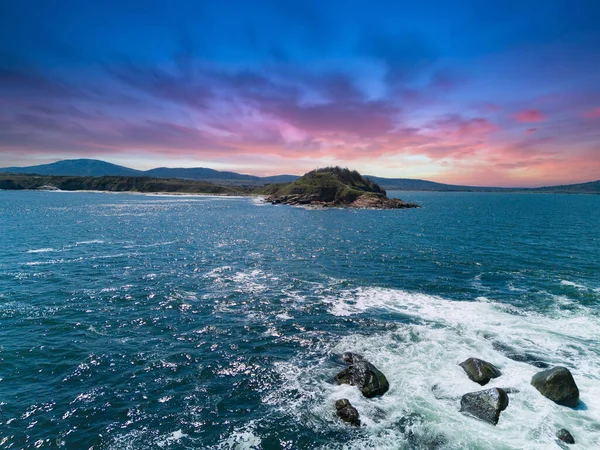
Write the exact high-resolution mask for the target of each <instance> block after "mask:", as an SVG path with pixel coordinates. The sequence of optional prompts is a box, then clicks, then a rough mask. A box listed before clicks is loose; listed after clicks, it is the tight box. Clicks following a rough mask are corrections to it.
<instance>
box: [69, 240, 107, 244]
mask: <svg viewBox="0 0 600 450" xmlns="http://www.w3.org/2000/svg"><path fill="white" fill-rule="evenodd" d="M92 244H104V241H102V240H100V239H92V240H90V241H79V242H75V245H92Z"/></svg>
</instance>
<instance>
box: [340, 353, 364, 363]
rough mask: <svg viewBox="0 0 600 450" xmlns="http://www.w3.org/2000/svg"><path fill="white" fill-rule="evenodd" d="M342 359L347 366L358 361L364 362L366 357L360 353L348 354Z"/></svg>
mask: <svg viewBox="0 0 600 450" xmlns="http://www.w3.org/2000/svg"><path fill="white" fill-rule="evenodd" d="M342 359H343V360H344V362H345V363H346V364H354V363H356V362H358V361H364V360H365V357H364V356H362V355H359V354H358V353H352V352H346V353H344V354H343V355H342Z"/></svg>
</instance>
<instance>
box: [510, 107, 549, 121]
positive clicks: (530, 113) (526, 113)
mask: <svg viewBox="0 0 600 450" xmlns="http://www.w3.org/2000/svg"><path fill="white" fill-rule="evenodd" d="M513 117H514V118H515V120H516V121H518V122H525V123H529V122H542V121H544V120H546V116H545V115H544V114H543V113H542V112H541V111H539V110H537V109H525V110H523V111H520V112H518V113H516V114H515V115H514V116H513Z"/></svg>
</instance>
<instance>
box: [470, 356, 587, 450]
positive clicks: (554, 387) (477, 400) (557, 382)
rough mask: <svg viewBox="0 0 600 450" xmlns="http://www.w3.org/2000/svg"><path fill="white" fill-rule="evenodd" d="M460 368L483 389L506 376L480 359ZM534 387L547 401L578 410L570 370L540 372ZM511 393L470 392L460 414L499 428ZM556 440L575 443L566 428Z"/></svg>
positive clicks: (505, 390)
mask: <svg viewBox="0 0 600 450" xmlns="http://www.w3.org/2000/svg"><path fill="white" fill-rule="evenodd" d="M459 365H460V366H461V367H462V368H463V370H464V371H465V372H466V374H467V376H468V377H469V379H471V380H472V381H474V382H476V383H478V384H480V385H481V386H484V385H486V384H487V383H489V382H490V380H491V379H493V378H498V377H500V376H501V375H502V372H501V371H500V370H499V369H498V368H497V367H496V366H494V365H493V364H491V363H489V362H487V361H483V360H481V359H478V358H469V359H467V360H466V361H463V362H462V363H460V364H459ZM531 384H532V386H533V387H535V388H536V389H537V390H538V391H539V392H540V393H541V394H542V395H543V396H544V397H546V398H549V399H550V400H552V401H553V402H555V403H557V404H559V405H563V406H569V407H575V406H576V405H577V403H578V402H579V389H578V388H577V384H575V380H574V379H573V375H571V372H570V371H569V369H567V368H566V367H553V368H551V369H548V370H544V371H542V372H538V373H537V374H535V375H534V376H533V378H532V379H531ZM507 391H509V390H508V389H501V388H492V389H486V390H483V391H477V392H469V393H467V394H465V395H463V396H462V398H461V399H460V412H462V413H463V414H467V415H470V416H473V417H475V418H477V419H480V420H483V421H485V422H488V423H491V424H493V425H496V424H497V423H498V420H499V419H500V413H501V412H502V411H504V410H505V409H506V408H507V407H508V403H509V400H508V393H507ZM509 392H510V391H509ZM556 437H557V438H558V439H559V440H561V441H562V442H565V443H567V444H574V443H575V439H574V438H573V436H572V435H571V433H570V432H569V431H568V430H566V429H564V428H563V429H560V430H559V431H558V432H557V433H556Z"/></svg>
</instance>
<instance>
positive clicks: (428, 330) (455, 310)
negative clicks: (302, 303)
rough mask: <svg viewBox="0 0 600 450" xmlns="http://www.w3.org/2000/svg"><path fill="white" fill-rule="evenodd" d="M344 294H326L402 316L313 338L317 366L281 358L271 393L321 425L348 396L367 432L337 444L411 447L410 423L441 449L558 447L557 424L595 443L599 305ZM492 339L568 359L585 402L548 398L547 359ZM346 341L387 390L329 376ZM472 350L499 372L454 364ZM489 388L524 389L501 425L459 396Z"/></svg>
mask: <svg viewBox="0 0 600 450" xmlns="http://www.w3.org/2000/svg"><path fill="white" fill-rule="evenodd" d="M338 294H340V295H336V296H335V297H330V298H326V299H325V301H326V302H327V303H328V304H329V311H330V312H331V313H332V314H333V315H336V316H341V317H351V316H354V315H360V314H371V313H372V312H376V311H377V310H382V311H385V312H386V313H387V315H389V316H390V317H391V322H392V323H394V324H396V326H394V327H390V330H391V331H387V332H385V333H381V334H374V335H365V334H364V333H361V332H360V331H359V332H357V333H355V334H350V335H348V336H346V337H344V338H342V339H341V340H340V341H339V342H338V343H327V342H323V344H322V347H321V348H314V346H313V348H312V349H311V350H310V352H311V353H310V354H309V355H304V358H305V359H308V360H311V361H312V362H311V363H310V364H305V363H303V361H302V356H301V357H300V358H299V359H298V360H296V361H290V362H287V363H279V364H277V365H276V369H277V371H278V372H279V374H280V376H281V377H282V378H283V379H284V380H286V381H285V383H284V387H283V388H282V389H281V390H280V391H277V392H275V393H271V394H269V395H268V396H267V397H266V398H265V399H264V401H265V402H266V403H269V404H271V405H273V406H274V407H276V408H278V409H279V410H280V411H281V412H282V413H287V414H289V413H290V411H292V412H293V411H297V414H298V415H300V416H301V417H298V418H297V420H300V421H302V422H303V423H311V420H312V422H314V424H313V425H312V426H314V427H315V428H319V427H322V426H324V425H327V426H330V427H344V426H345V425H344V424H342V423H341V422H340V421H339V420H337V418H336V417H335V415H334V414H333V411H334V406H333V405H334V403H335V400H337V399H339V398H348V399H350V401H351V403H352V404H353V405H354V406H355V407H356V408H357V409H358V410H359V413H360V414H361V420H362V422H363V424H364V425H365V430H366V433H360V434H357V435H356V436H354V437H352V438H351V440H350V441H349V442H346V443H345V444H343V445H340V446H338V447H339V448H342V447H344V448H348V449H354V448H356V449H358V448H360V449H363V448H377V449H379V448H390V449H392V448H414V446H415V445H417V444H415V443H414V442H412V441H410V439H411V438H410V437H409V436H408V434H407V429H406V428H407V427H409V428H410V430H411V433H412V434H413V437H412V438H413V439H416V440H417V442H418V443H419V444H418V445H422V446H423V448H427V446H428V445H429V444H428V442H429V443H431V442H432V441H433V440H434V439H436V437H437V436H444V438H443V439H444V441H445V442H446V443H445V444H444V445H443V446H442V447H443V448H490V449H491V448H514V449H519V448H531V449H546V448H558V447H557V445H556V442H555V441H556V440H555V437H554V433H555V432H556V431H557V430H558V429H559V428H563V427H565V428H567V429H569V430H570V431H571V433H572V434H573V435H574V437H575V439H576V440H577V443H578V445H579V446H580V447H579V448H599V447H600V348H598V346H597V342H598V340H599V339H600V317H599V316H598V314H597V313H596V312H594V311H592V310H589V309H588V310H583V309H576V310H574V311H571V310H569V311H564V310H561V309H560V308H557V309H556V310H553V311H551V312H550V313H549V314H541V313H533V312H528V313H523V312H522V311H520V310H517V309H515V308H513V307H511V306H508V305H504V304H501V303H497V302H494V301H490V300H488V299H484V298H481V299H479V300H477V301H452V300H448V299H444V298H440V297H435V296H430V295H425V294H419V293H409V292H406V291H399V290H392V289H379V288H362V289H355V290H347V291H342V292H341V293H338ZM395 314H396V315H397V320H393V318H394V315H395ZM497 344H501V346H504V348H506V347H510V348H513V349H516V351H519V352H522V353H523V354H525V353H527V354H533V355H536V356H539V357H540V359H541V360H543V361H545V362H547V363H550V364H551V365H564V366H567V367H569V368H570V369H571V371H572V373H573V376H574V378H575V380H576V382H577V384H578V386H579V389H580V391H581V400H582V402H583V403H582V404H580V406H579V407H578V408H577V409H575V410H574V409H570V408H566V407H562V406H559V405H556V404H554V403H553V402H551V401H550V400H548V399H546V398H545V397H543V396H542V395H541V394H540V393H539V392H537V391H536V390H535V389H534V388H533V387H532V386H531V385H530V380H531V377H532V376H533V375H534V374H535V373H537V372H539V371H540V370H542V369H539V368H537V367H535V366H533V365H530V364H527V363H525V362H518V361H514V360H512V359H509V358H508V356H507V355H506V354H504V353H503V352H502V351H501V348H502V347H500V350H499V349H498V348H499V347H498V345H497ZM345 351H355V352H358V353H362V354H364V355H365V356H366V357H367V359H369V360H370V361H371V362H373V363H374V364H375V365H376V366H377V367H378V368H380V369H381V370H382V371H383V372H384V373H385V374H386V376H387V377H388V379H389V381H390V391H389V392H388V393H387V394H386V395H384V396H383V397H381V398H377V399H366V398H364V397H363V396H362V395H361V394H360V392H359V391H358V390H357V389H356V388H353V387H350V386H337V385H335V384H333V383H332V378H333V376H334V375H335V373H337V371H339V370H341V368H342V367H343V366H335V365H334V364H332V363H331V362H330V355H332V354H335V355H338V354H341V353H343V352H345ZM319 352H322V353H323V356H320V355H319ZM468 357H479V358H482V359H484V360H487V361H490V362H492V363H494V364H495V365H497V366H498V367H499V368H500V369H501V370H502V372H503V375H502V376H501V377H500V378H498V379H496V380H492V381H491V382H490V383H489V384H488V385H487V386H486V387H484V388H482V387H480V386H479V385H477V384H476V383H473V382H472V381H470V380H469V379H468V378H467V376H466V375H465V373H464V372H463V370H462V369H461V368H460V367H459V366H458V364H459V363H460V362H462V361H463V360H465V359H467V358H468ZM315 360H316V361H317V362H316V363H315ZM490 387H505V388H513V389H516V390H517V391H518V392H514V393H510V394H509V397H510V405H509V407H508V409H507V410H506V411H504V412H503V413H502V414H501V417H500V422H499V423H498V426H496V427H494V426H491V425H489V424H486V423H483V422H480V421H478V420H475V419H473V418H470V417H466V416H464V415H462V414H461V413H459V412H458V410H459V405H460V397H461V396H462V395H463V394H465V393H467V392H472V391H477V390H481V389H486V388H490ZM298 392H299V393H300V394H301V395H299V396H298V395H296V394H297V393H298ZM290 403H291V404H290ZM311 414H312V419H311ZM314 415H316V420H315V418H314ZM407 418H408V419H407ZM402 421H405V423H404V425H403V426H404V432H403V431H402V426H401V425H400V424H401V423H402ZM329 447H331V448H336V447H335V446H329ZM329 447H328V448H329Z"/></svg>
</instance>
